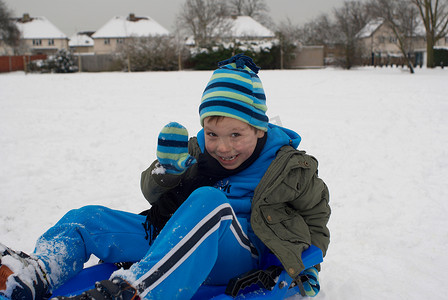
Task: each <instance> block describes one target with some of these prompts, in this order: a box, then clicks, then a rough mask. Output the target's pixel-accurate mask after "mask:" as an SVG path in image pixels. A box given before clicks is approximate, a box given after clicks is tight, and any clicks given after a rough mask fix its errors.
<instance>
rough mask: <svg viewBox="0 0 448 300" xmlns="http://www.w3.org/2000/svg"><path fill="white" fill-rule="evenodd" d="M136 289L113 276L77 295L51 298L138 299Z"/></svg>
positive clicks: (89, 299) (66, 299)
mask: <svg viewBox="0 0 448 300" xmlns="http://www.w3.org/2000/svg"><path fill="white" fill-rule="evenodd" d="M139 299H140V297H139V296H138V294H137V290H136V289H135V288H134V287H133V286H132V285H130V284H129V283H128V282H127V281H125V280H123V279H121V278H119V277H115V278H114V279H112V280H103V281H99V282H97V283H96V284H95V288H93V289H91V290H88V291H85V292H83V293H82V294H81V295H78V296H71V297H64V296H59V297H56V298H53V299H52V300H139Z"/></svg>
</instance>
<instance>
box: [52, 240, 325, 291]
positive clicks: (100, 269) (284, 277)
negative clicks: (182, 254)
mask: <svg viewBox="0 0 448 300" xmlns="http://www.w3.org/2000/svg"><path fill="white" fill-rule="evenodd" d="M302 261H303V264H304V265H305V269H307V268H310V267H312V266H314V265H317V264H319V263H321V262H322V261H323V257H322V251H321V250H320V249H319V248H318V247H316V246H314V245H311V246H310V247H309V248H308V249H307V250H305V251H304V252H303V253H302ZM262 266H263V268H262V269H266V271H268V270H270V269H272V270H274V272H276V271H275V269H276V270H279V271H278V273H279V275H278V276H275V277H273V278H275V281H273V282H272V287H271V288H265V287H264V286H263V285H265V284H263V283H262V282H260V280H258V279H257V278H258V277H257V276H256V275H251V276H252V278H254V279H251V280H249V283H247V281H246V284H243V286H241V287H240V288H237V289H236V290H234V291H233V295H232V293H229V290H227V293H226V288H227V286H224V285H222V286H210V285H202V286H201V287H200V288H199V290H198V291H197V292H196V294H195V295H194V296H193V298H192V299H194V300H199V299H214V300H219V299H263V300H265V299H275V300H277V299H284V298H287V297H291V296H293V295H296V294H298V293H300V288H299V286H298V285H296V286H294V287H290V286H291V283H292V278H291V277H289V275H288V274H287V273H286V271H284V270H283V269H280V268H275V267H270V266H281V264H280V262H279V260H278V259H277V257H276V256H275V255H273V254H269V255H268V256H267V257H266V259H265V260H264V261H263V262H262ZM116 270H117V267H116V266H115V265H114V264H111V263H102V264H98V265H95V266H92V267H89V268H85V269H84V270H82V271H81V272H80V273H79V274H78V275H76V276H75V277H74V278H72V279H70V280H69V281H68V282H66V283H65V284H64V285H62V286H61V287H59V288H58V289H57V290H55V291H54V292H53V296H54V297H56V296H73V295H79V294H81V293H82V292H83V291H86V290H89V289H92V288H94V286H95V282H97V281H101V280H105V279H109V277H110V275H111V274H112V273H113V272H114V271H116ZM259 272H260V271H259ZM255 273H257V271H255ZM261 273H262V274H261V276H259V277H260V278H264V277H266V276H265V275H264V271H261ZM252 274H254V273H252ZM274 274H275V273H274ZM249 277H250V276H249ZM261 281H264V280H261ZM229 294H230V295H229Z"/></svg>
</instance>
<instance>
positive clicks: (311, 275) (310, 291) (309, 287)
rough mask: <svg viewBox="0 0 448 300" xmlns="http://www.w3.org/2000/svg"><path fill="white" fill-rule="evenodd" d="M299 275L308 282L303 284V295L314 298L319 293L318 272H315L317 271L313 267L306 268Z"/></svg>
mask: <svg viewBox="0 0 448 300" xmlns="http://www.w3.org/2000/svg"><path fill="white" fill-rule="evenodd" d="M300 275H301V276H305V277H307V278H308V280H306V281H304V282H303V288H304V289H305V294H306V295H307V296H308V297H314V296H316V295H317V294H318V293H319V291H320V284H319V272H318V271H317V269H316V268H315V267H311V268H308V269H306V270H303V271H302V273H300Z"/></svg>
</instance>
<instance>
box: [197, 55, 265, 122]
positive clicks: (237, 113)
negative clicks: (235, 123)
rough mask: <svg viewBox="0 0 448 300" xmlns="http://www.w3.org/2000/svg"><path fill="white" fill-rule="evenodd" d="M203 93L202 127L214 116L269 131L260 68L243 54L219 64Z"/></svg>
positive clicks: (200, 107) (201, 108)
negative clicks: (205, 121)
mask: <svg viewBox="0 0 448 300" xmlns="http://www.w3.org/2000/svg"><path fill="white" fill-rule="evenodd" d="M218 66H219V68H218V69H217V70H215V71H214V72H213V75H212V77H211V78H210V81H209V82H208V84H207V86H206V88H205V90H204V93H203V94H202V99H201V105H200V106H199V115H200V120H201V125H202V126H204V119H205V118H206V117H210V116H224V117H230V118H234V119H237V120H240V121H243V122H246V123H248V124H249V125H252V126H253V127H255V128H257V129H260V130H263V131H267V128H268V122H269V118H268V117H267V115H266V110H267V106H266V96H265V94H264V90H263V85H262V84H261V81H260V78H258V76H257V73H258V70H259V69H260V68H259V67H257V66H256V65H255V63H254V62H253V60H252V59H251V58H250V57H248V56H245V55H243V54H237V55H235V56H233V57H232V58H230V59H227V60H225V61H222V62H220V63H218Z"/></svg>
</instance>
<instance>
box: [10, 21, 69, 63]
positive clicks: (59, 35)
mask: <svg viewBox="0 0 448 300" xmlns="http://www.w3.org/2000/svg"><path fill="white" fill-rule="evenodd" d="M14 20H15V22H16V25H17V28H18V29H19V31H20V33H21V43H22V48H23V49H24V50H23V51H24V52H25V53H24V54H26V55H35V54H46V55H51V54H54V53H56V52H57V51H58V50H60V49H68V38H67V36H66V35H65V34H64V33H63V32H62V31H60V30H59V29H58V28H57V27H56V26H55V25H53V23H51V22H50V21H49V20H48V19H47V18H45V17H31V16H30V15H29V14H23V17H21V18H17V19H14Z"/></svg>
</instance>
